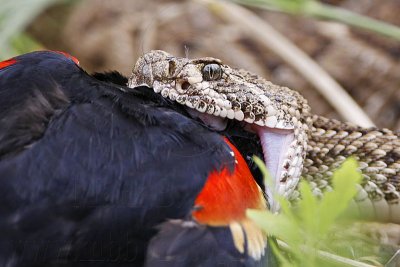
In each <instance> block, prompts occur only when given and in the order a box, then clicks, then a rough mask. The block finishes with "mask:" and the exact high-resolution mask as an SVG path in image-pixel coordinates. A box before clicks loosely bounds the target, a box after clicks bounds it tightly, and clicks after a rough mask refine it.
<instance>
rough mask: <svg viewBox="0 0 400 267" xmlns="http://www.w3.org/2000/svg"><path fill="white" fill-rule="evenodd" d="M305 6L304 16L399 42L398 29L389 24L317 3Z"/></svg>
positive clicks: (399, 30)
mask: <svg viewBox="0 0 400 267" xmlns="http://www.w3.org/2000/svg"><path fill="white" fill-rule="evenodd" d="M306 6H307V8H305V9H303V11H304V13H305V14H306V15H309V16H312V17H316V18H321V19H329V20H336V21H339V22H342V23H345V24H347V25H350V26H354V27H358V28H361V29H365V30H369V31H373V32H377V33H380V34H382V35H386V36H388V37H391V38H394V39H396V40H398V41H400V28H399V27H396V26H394V25H391V24H389V23H385V22H382V21H379V20H376V19H372V18H369V17H366V16H363V15H359V14H357V13H354V12H350V11H348V10H345V9H343V8H338V7H334V6H330V5H326V4H321V3H319V2H314V1H311V2H308V3H307V5H306Z"/></svg>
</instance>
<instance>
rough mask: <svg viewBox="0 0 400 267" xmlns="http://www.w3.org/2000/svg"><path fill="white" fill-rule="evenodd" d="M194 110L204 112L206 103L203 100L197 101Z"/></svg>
mask: <svg viewBox="0 0 400 267" xmlns="http://www.w3.org/2000/svg"><path fill="white" fill-rule="evenodd" d="M196 110H198V111H199V112H201V113H204V112H206V110H207V104H205V103H204V102H203V101H199V102H198V103H197V104H196Z"/></svg>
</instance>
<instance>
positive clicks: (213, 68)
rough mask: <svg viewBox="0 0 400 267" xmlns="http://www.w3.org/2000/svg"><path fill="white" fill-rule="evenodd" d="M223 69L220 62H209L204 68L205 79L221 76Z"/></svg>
mask: <svg viewBox="0 0 400 267" xmlns="http://www.w3.org/2000/svg"><path fill="white" fill-rule="evenodd" d="M221 75H222V70H221V66H220V65H218V64H215V63H213V64H207V65H205V66H204V68H203V76H204V79H205V80H208V81H213V80H218V79H219V78H221Z"/></svg>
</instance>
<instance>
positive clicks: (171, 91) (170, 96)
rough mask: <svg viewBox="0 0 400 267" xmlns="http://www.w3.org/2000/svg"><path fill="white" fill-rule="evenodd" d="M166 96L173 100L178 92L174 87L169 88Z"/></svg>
mask: <svg viewBox="0 0 400 267" xmlns="http://www.w3.org/2000/svg"><path fill="white" fill-rule="evenodd" d="M168 97H169V99H171V100H172V101H175V100H176V98H177V97H178V93H177V92H176V91H175V90H174V89H171V90H170V91H169V94H168Z"/></svg>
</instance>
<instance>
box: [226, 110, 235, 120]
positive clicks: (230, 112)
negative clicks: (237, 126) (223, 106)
mask: <svg viewBox="0 0 400 267" xmlns="http://www.w3.org/2000/svg"><path fill="white" fill-rule="evenodd" d="M226 117H227V118H228V119H231V120H232V119H234V118H235V111H233V109H228V110H227V114H226Z"/></svg>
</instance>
